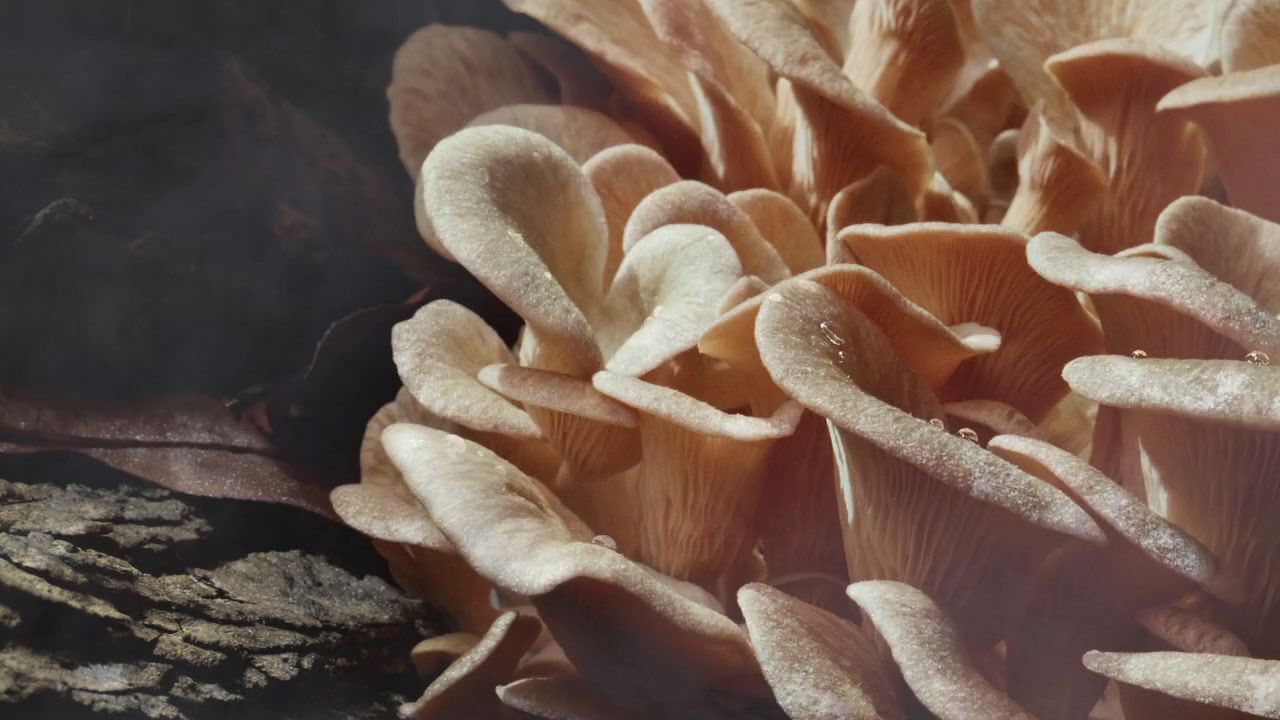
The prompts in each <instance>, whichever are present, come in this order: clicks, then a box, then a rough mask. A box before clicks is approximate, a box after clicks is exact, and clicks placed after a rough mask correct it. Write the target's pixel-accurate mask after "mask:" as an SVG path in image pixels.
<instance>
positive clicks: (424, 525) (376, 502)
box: [329, 483, 453, 552]
mask: <svg viewBox="0 0 1280 720" xmlns="http://www.w3.org/2000/svg"><path fill="white" fill-rule="evenodd" d="M406 495H408V491H407V489H406V490H405V491H404V492H397V491H395V490H392V489H391V488H388V487H383V486H381V485H374V484H369V483H362V484H358V485H340V486H338V487H336V488H334V489H333V492H331V493H330V495H329V498H330V499H331V500H332V501H333V511H334V512H335V513H337V514H338V517H340V518H342V522H344V523H346V524H347V525H349V526H351V527H352V528H355V529H356V530H359V531H360V532H362V533H364V534H365V535H369V536H370V537H375V538H378V539H379V540H386V541H387V542H393V543H403V544H406V545H417V546H420V547H425V548H430V549H432V550H439V551H442V552H452V551H453V546H452V545H451V544H450V543H449V541H448V540H447V539H446V538H445V536H444V535H443V534H442V533H441V532H440V529H439V528H437V527H436V525H435V523H433V522H431V517H430V516H429V515H427V511H426V510H424V509H423V508H422V506H421V505H419V504H418V502H417V501H416V500H412V499H409V498H407V497H406Z"/></svg>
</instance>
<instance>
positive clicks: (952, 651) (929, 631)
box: [849, 580, 1032, 720]
mask: <svg viewBox="0 0 1280 720" xmlns="http://www.w3.org/2000/svg"><path fill="white" fill-rule="evenodd" d="M849 597H850V598H853V601H854V602H856V603H858V607H859V608H861V609H862V612H863V616H864V617H866V618H867V619H869V620H870V621H871V623H872V624H873V625H874V626H875V629H876V632H877V633H878V634H879V635H880V637H881V638H882V639H883V641H884V643H885V644H886V645H888V647H889V651H890V652H891V653H892V654H893V660H894V662H895V663H897V665H898V669H899V670H900V671H901V672H902V677H903V679H904V680H906V682H907V685H908V686H909V687H910V688H911V692H912V693H914V694H915V696H916V699H917V700H919V701H920V704H922V705H924V706H925V708H927V709H928V710H929V712H931V713H933V714H934V715H935V716H937V717H938V718H940V720H968V719H969V718H1004V719H1006V720H1032V716H1031V715H1029V714H1027V712H1026V711H1024V710H1023V709H1022V708H1020V707H1018V705H1017V704H1016V703H1014V702H1013V701H1012V700H1010V699H1009V698H1008V697H1006V696H1005V694H1004V693H1002V692H1000V691H999V690H997V689H995V688H994V687H992V686H991V684H990V683H988V682H987V681H986V679H985V678H983V677H982V674H981V673H980V672H978V669H977V667H976V666H974V664H973V661H972V660H971V659H970V657H969V653H968V652H967V651H966V650H965V646H964V643H963V641H962V640H961V636H960V633H958V632H956V628H955V627H954V626H953V625H952V624H951V620H950V619H949V618H948V617H947V614H946V612H945V611H944V610H943V609H942V608H940V607H939V606H938V605H937V604H936V603H934V601H933V600H931V599H930V598H929V596H927V595H925V594H924V593H922V592H920V591H919V590H917V589H915V588H913V587H911V586H910V585H905V584H903V583H899V582H888V581H884V580H879V581H868V582H860V583H854V584H853V585H850V586H849Z"/></svg>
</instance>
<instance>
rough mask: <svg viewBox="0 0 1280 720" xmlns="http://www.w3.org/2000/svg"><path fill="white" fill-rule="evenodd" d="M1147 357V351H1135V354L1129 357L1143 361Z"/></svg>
mask: <svg viewBox="0 0 1280 720" xmlns="http://www.w3.org/2000/svg"><path fill="white" fill-rule="evenodd" d="M1146 356H1147V351H1146V350H1134V351H1133V352H1131V353H1129V357H1131V358H1133V359H1134V360H1141V359H1142V358H1144V357H1146Z"/></svg>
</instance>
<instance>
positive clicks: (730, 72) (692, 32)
mask: <svg viewBox="0 0 1280 720" xmlns="http://www.w3.org/2000/svg"><path fill="white" fill-rule="evenodd" d="M639 4H640V5H641V6H642V7H643V8H644V12H645V14H646V16H648V18H649V22H650V24H651V25H652V26H653V28H654V31H655V32H656V34H657V35H658V37H660V38H662V40H664V41H665V42H666V43H668V44H669V45H670V46H671V47H672V48H673V49H674V50H675V52H676V53H677V54H678V55H679V56H680V58H681V60H682V62H683V65H684V67H685V68H687V69H688V70H689V71H690V72H692V73H693V74H694V75H696V76H698V77H701V78H706V79H709V80H712V81H714V82H715V83H716V84H717V85H719V86H721V87H723V88H724V90H725V92H726V93H727V94H728V95H729V96H730V97H732V98H733V99H734V101H735V103H736V104H740V106H741V107H742V109H743V111H745V112H746V113H747V115H748V116H749V117H750V118H751V119H752V121H753V122H755V123H756V124H757V125H758V126H759V128H760V129H762V130H763V129H767V127H768V124H769V122H770V121H771V120H772V118H773V89H772V83H771V81H770V79H769V68H768V67H766V66H765V64H764V63H763V62H761V60H760V58H758V57H757V56H756V55H755V54H754V53H752V52H751V51H750V50H748V49H747V48H746V47H744V46H743V45H742V44H741V43H739V42H738V40H737V39H735V38H734V37H733V35H732V34H731V33H730V32H729V29H728V28H727V27H726V26H725V25H724V23H723V22H722V21H721V20H720V18H719V17H717V16H716V15H715V13H714V12H712V10H711V8H710V7H709V6H708V4H707V3H706V2H682V1H681V0H640V1H639Z"/></svg>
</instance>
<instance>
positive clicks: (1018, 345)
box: [839, 223, 1101, 422]
mask: <svg viewBox="0 0 1280 720" xmlns="http://www.w3.org/2000/svg"><path fill="white" fill-rule="evenodd" d="M839 239H840V241H841V242H843V243H844V245H845V246H846V247H847V248H848V249H849V251H850V253H851V254H852V255H853V256H854V257H855V258H856V259H857V261H858V262H860V263H861V264H863V265H865V266H867V267H869V268H871V269H872V270H874V271H876V272H877V273H879V274H880V275H882V276H884V277H885V279H887V280H888V281H889V282H891V283H893V284H894V286H896V287H897V288H898V289H899V290H900V291H901V292H902V293H903V294H904V295H906V296H907V297H908V298H910V299H911V300H913V301H914V302H916V303H918V304H919V305H920V306H921V307H923V308H924V309H925V310H927V311H929V312H931V313H933V315H935V316H936V317H937V318H938V319H940V320H941V321H942V322H944V323H946V324H950V325H955V324H958V323H965V322H977V323H981V324H982V325H984V326H988V327H991V328H994V329H995V330H997V331H998V332H999V333H1000V337H1001V346H1000V349H999V350H997V351H996V352H993V353H991V354H989V355H984V356H981V357H975V358H973V359H971V360H968V361H966V362H965V363H963V364H962V365H961V366H960V367H959V368H957V369H956V372H955V374H954V375H953V376H952V377H951V380H950V382H949V383H948V385H947V386H946V387H945V388H941V389H940V390H939V393H940V395H941V396H942V398H943V399H944V400H947V401H954V400H965V399H986V400H999V401H1001V402H1004V403H1007V404H1009V405H1011V406H1013V407H1014V408H1017V409H1018V410H1019V411H1020V412H1022V413H1023V414H1024V415H1026V416H1027V417H1029V418H1031V420H1032V421H1033V422H1039V421H1040V420H1041V419H1043V418H1044V416H1045V415H1046V414H1047V413H1048V412H1049V410H1050V409H1051V408H1052V407H1053V406H1054V405H1055V404H1056V403H1057V402H1058V401H1059V400H1061V399H1062V398H1063V397H1064V396H1065V395H1066V393H1067V388H1066V385H1065V384H1064V383H1063V382H1062V378H1061V376H1060V373H1061V368H1062V366H1063V365H1064V364H1066V363H1067V362H1068V361H1069V360H1071V359H1072V358H1075V357H1079V356H1081V355H1088V354H1091V353H1094V352H1097V351H1098V350H1100V349H1101V343H1100V338H1099V336H1098V332H1097V329H1096V328H1095V326H1094V325H1093V323H1092V321H1091V320H1090V319H1089V317H1088V315H1087V314H1086V313H1085V311H1084V309H1083V308H1082V307H1081V306H1080V304H1079V302H1078V301H1077V300H1076V298H1075V297H1074V296H1073V295H1072V294H1071V293H1070V292H1067V291H1064V290H1061V289H1058V288H1054V287H1052V286H1051V285H1050V284H1049V283H1047V282H1045V281H1044V280H1043V279H1042V278H1040V277H1038V276H1037V275H1036V273H1035V271H1034V270H1032V268H1031V267H1030V266H1029V265H1028V264H1027V259H1026V247H1027V239H1026V237H1025V236H1024V235H1021V234H1020V233H1017V232H1014V231H1012V230H1009V229H1006V228H1002V227H999V226H995V225H979V226H971V225H952V224H943V223H916V224H912V225H903V226H898V227H879V226H874V225H858V226H854V227H849V228H845V229H844V230H843V231H841V233H840V236H839ZM1046 318H1053V321H1052V322H1049V321H1047V320H1046Z"/></svg>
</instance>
